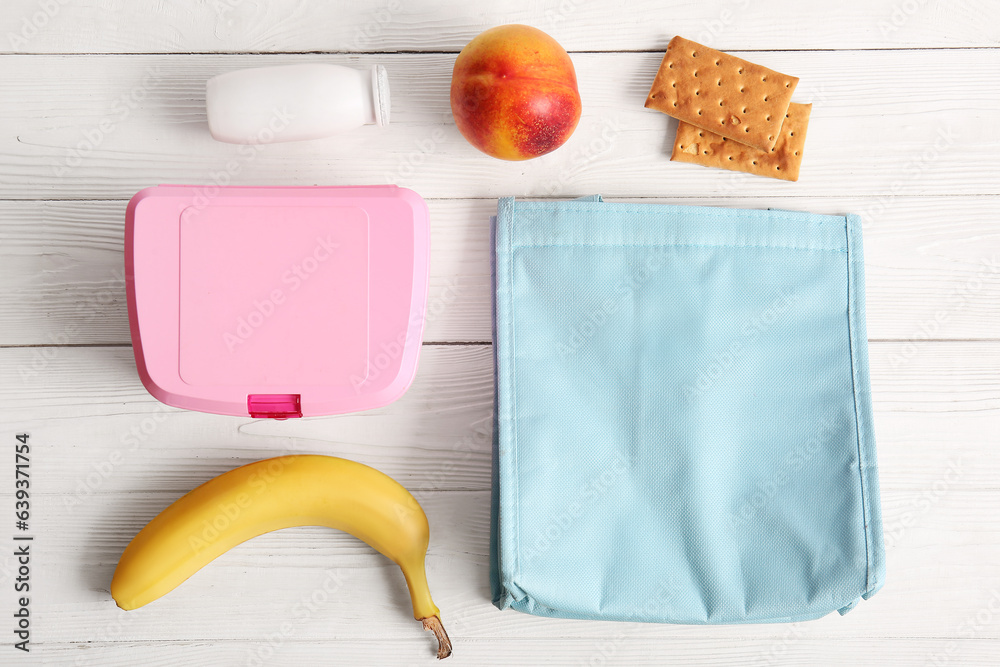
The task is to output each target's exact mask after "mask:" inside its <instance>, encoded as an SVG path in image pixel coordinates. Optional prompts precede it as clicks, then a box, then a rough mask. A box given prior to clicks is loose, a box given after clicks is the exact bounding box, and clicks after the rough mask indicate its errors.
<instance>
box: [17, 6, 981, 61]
mask: <svg viewBox="0 0 1000 667" xmlns="http://www.w3.org/2000/svg"><path fill="white" fill-rule="evenodd" d="M504 23H528V24H531V25H534V26H536V27H538V28H541V29H542V30H545V31H547V32H549V33H551V34H552V35H553V36H554V37H556V38H557V39H558V40H560V42H561V43H562V44H563V46H565V47H566V48H567V49H570V50H577V51H579V50H586V51H618V50H637V49H653V50H656V49H660V50H662V49H664V48H666V43H667V41H668V40H669V38H670V37H672V36H673V34H674V32H676V33H677V34H681V35H684V36H686V37H688V38H690V39H695V40H698V41H701V42H704V43H708V44H709V45H711V46H714V47H716V48H720V49H847V48H875V49H882V48H887V47H921V48H926V47H955V46H987V47H989V46H996V45H997V43H998V41H1000V31H998V28H997V26H998V25H1000V14H998V13H997V7H996V5H995V3H991V2H990V1H989V0H966V1H965V2H962V3H960V4H955V5H950V6H944V5H939V4H937V3H928V2H912V3H906V2H899V0H867V1H865V0H850V1H845V2H842V3H840V4H839V5H838V6H837V11H835V12H831V11H829V8H828V7H827V6H825V5H822V4H811V3H796V2H792V1H791V0H778V1H776V2H768V3H757V2H751V1H750V0H705V1H704V2H699V3H696V4H678V3H662V2H655V1H653V0H642V1H639V2H631V3H629V4H628V6H627V7H625V8H623V7H619V6H616V5H614V4H613V3H593V2H583V0H544V1H542V2H538V1H532V0H511V1H510V2H505V3H504V5H503V7H502V8H501V7H499V6H498V7H489V6H474V5H471V4H469V3H467V2H462V1H461V0H438V1H437V2H434V1H432V0H420V1H417V2H403V0H380V1H379V2H377V3H353V4H352V3H325V2H324V3H310V4H308V5H303V4H302V3H300V2H297V1H296V0H280V1H278V0H274V1H272V2H268V3H255V2H243V1H242V0H212V1H211V2H198V3H195V2H171V3H158V4H152V5H150V4H146V3H133V2H127V1H125V0H83V1H76V2H72V3H68V2H66V0H7V4H6V6H5V11H4V13H3V15H2V16H0V36H3V37H4V39H3V40H2V41H0V49H2V50H3V51H12V52H16V53H45V52H48V53H81V52H82V53H124V52H174V51H182V52H183V51H198V52H215V51H354V52H356V51H437V50H445V51H456V52H457V51H458V50H460V49H461V48H462V47H463V46H464V45H465V44H466V43H467V42H468V41H469V40H470V39H471V38H472V37H473V36H475V35H476V34H478V33H479V32H480V31H482V30H485V29H486V28H489V27H492V26H494V25H500V24H504ZM800 26H809V29H807V30H806V29H801V28H800Z"/></svg>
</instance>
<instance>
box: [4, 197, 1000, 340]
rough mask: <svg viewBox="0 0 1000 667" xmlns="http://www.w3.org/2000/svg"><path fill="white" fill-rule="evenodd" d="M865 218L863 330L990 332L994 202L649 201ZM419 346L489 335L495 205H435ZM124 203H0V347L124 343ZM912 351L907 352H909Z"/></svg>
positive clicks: (996, 307)
mask: <svg viewBox="0 0 1000 667" xmlns="http://www.w3.org/2000/svg"><path fill="white" fill-rule="evenodd" d="M637 201H645V202H656V203H673V204H694V205H718V204H720V203H722V204H725V205H727V206H736V207H748V208H768V207H770V208H793V209H802V210H809V211H813V212H817V213H834V214H835V213H845V212H857V213H860V214H862V215H864V216H865V258H866V264H867V267H866V272H867V276H866V281H867V300H868V334H869V337H870V338H872V339H875V340H885V339H891V340H899V341H903V342H902V343H900V345H901V346H903V345H906V344H907V343H908V342H910V341H915V342H916V344H920V343H921V342H922V341H923V339H926V338H932V339H961V340H965V339H991V338H996V337H997V336H998V331H997V328H996V326H995V325H994V322H996V321H998V320H1000V235H998V234H997V233H996V211H995V208H996V205H997V199H996V198H995V197H898V198H895V199H894V200H893V201H891V202H889V203H888V204H884V203H883V202H882V201H880V199H879V198H876V197H868V198H865V197H834V198H779V197H774V198H771V197H768V198H742V197H731V198H724V199H720V198H656V199H645V200H637ZM429 205H430V209H431V223H432V228H431V290H430V296H429V300H428V307H429V311H428V312H429V313H430V315H429V321H428V324H427V328H426V331H425V340H426V341H428V342H469V341H488V340H489V339H490V335H491V334H490V326H491V325H490V322H491V316H490V308H491V305H490V277H489V271H490V268H489V267H490V259H489V252H490V250H489V223H488V219H489V216H490V215H491V214H493V213H495V211H496V201H495V200H492V199H482V200H431V201H430V202H429ZM124 211H125V202H121V201H118V202H96V201H95V202H91V201H87V202H9V201H8V202H0V284H3V285H4V286H5V289H4V290H3V291H2V292H0V345H66V344H73V345H81V344H95V343H96V344H128V343H129V330H128V315H127V309H126V304H125V291H124V277H123V273H122V266H123V261H124V260H123V257H122V235H123V226H124ZM907 349H910V348H909V347H907Z"/></svg>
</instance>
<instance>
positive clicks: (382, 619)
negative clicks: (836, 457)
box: [0, 488, 1000, 664]
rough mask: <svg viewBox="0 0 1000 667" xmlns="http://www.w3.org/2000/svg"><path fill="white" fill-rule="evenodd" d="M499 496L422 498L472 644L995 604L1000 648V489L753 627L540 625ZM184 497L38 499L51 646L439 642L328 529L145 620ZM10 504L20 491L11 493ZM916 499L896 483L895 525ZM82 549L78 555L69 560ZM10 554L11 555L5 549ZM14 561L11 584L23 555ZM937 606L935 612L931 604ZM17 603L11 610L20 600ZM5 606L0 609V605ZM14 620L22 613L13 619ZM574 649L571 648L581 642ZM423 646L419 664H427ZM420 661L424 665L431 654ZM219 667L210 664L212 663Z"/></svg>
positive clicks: (946, 622) (370, 561) (399, 594)
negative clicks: (867, 579) (873, 579)
mask: <svg viewBox="0 0 1000 667" xmlns="http://www.w3.org/2000/svg"><path fill="white" fill-rule="evenodd" d="M489 495H490V494H489V492H488V491H449V492H440V491H439V492H430V493H427V494H425V495H424V496H423V497H422V498H421V504H422V505H423V507H424V509H425V511H426V513H427V516H428V520H429V522H430V525H431V544H430V548H429V551H428V556H427V577H428V582H429V585H430V587H431V590H432V592H433V594H434V599H435V602H436V603H437V605H438V606H439V607H440V608H441V610H442V619H443V620H444V621H445V623H446V624H447V627H448V630H449V634H451V636H452V638H453V639H454V640H455V641H456V646H461V645H462V644H464V643H465V642H464V641H463V640H471V641H474V640H480V639H508V640H517V639H524V638H537V639H546V638H563V639H567V640H568V639H574V640H576V642H577V643H579V642H581V641H586V640H591V639H593V638H601V637H615V636H616V635H618V634H620V633H624V634H626V635H627V636H628V637H630V638H636V639H642V638H649V639H652V638H659V639H661V640H671V641H672V640H675V639H704V638H719V639H729V640H744V639H748V640H754V639H756V640H767V639H771V640H774V639H781V638H783V637H786V636H787V635H788V633H789V631H790V629H791V630H792V631H793V632H794V633H795V634H796V638H798V639H829V638H844V639H850V638H855V639H857V638H860V637H865V638H883V637H884V638H899V637H934V638H953V639H961V638H969V637H970V636H969V633H968V632H967V631H966V628H965V623H966V619H967V618H968V617H970V616H971V617H972V618H973V619H975V617H976V615H977V614H978V613H979V611H980V610H981V609H988V608H989V606H990V605H991V604H992V606H993V607H994V611H993V612H992V613H993V615H994V616H993V621H994V622H987V621H988V619H986V620H980V621H979V622H978V625H977V627H978V630H976V631H975V632H974V633H973V635H972V637H974V638H980V639H987V638H989V639H1000V623H996V622H995V621H996V620H998V619H997V618H996V616H995V615H996V614H998V613H1000V558H998V556H1000V517H997V516H996V515H995V514H993V515H991V516H989V517H987V516H986V515H985V514H982V513H977V512H976V508H978V507H983V506H994V507H995V506H996V504H997V503H998V502H1000V492H998V491H997V490H968V489H959V488H954V489H951V490H950V492H949V493H948V494H947V495H945V496H944V497H943V498H942V499H940V500H939V501H938V502H937V503H936V504H935V505H934V507H933V508H932V509H931V510H929V511H927V512H925V513H924V514H922V515H920V516H919V518H918V519H916V520H915V521H914V522H913V523H912V524H911V525H910V526H909V527H908V528H907V531H906V532H905V534H903V535H902V536H901V538H900V539H899V540H898V541H897V542H896V543H895V544H890V546H889V548H888V550H887V570H888V572H890V573H891V574H890V578H889V579H888V581H887V583H886V586H885V588H884V589H883V590H882V591H880V592H879V594H878V595H876V596H874V597H873V598H872V599H870V600H867V601H864V602H862V603H860V604H859V606H858V607H857V608H856V609H855V610H853V611H852V612H851V613H849V614H847V615H846V616H843V617H841V616H839V615H838V614H836V613H833V614H831V615H828V616H826V617H824V618H822V619H819V620H817V621H812V622H805V623H797V624H794V625H793V626H789V625H786V624H765V625H753V626H738V625H736V626H675V625H658V624H628V623H615V622H610V621H601V622H597V621H586V622H585V621H572V620H566V619H552V618H540V617H537V616H531V615H527V614H523V613H519V612H516V611H512V610H507V611H500V610H498V609H496V608H495V607H494V606H493V605H492V604H491V603H490V593H489V583H488V581H489V580H488V568H489V512H490V509H489ZM175 498H176V496H174V495H173V494H171V493H167V492H161V491H158V492H146V491H142V490H136V491H135V492H133V493H130V494H127V495H102V496H95V497H94V498H92V499H90V500H89V501H88V502H86V503H85V504H83V505H81V506H78V507H75V508H72V509H71V510H63V509H62V508H59V509H58V510H57V509H56V508H50V507H47V506H46V505H47V503H56V502H58V499H57V498H55V497H48V496H46V497H43V498H41V499H39V501H38V504H39V505H40V509H41V511H39V512H38V519H37V520H36V523H37V525H36V527H35V530H36V532H37V534H39V535H44V536H45V539H44V540H42V541H39V542H36V543H35V544H34V545H33V547H34V548H35V549H36V551H35V554H34V558H33V564H34V570H35V572H36V573H37V576H36V579H35V582H36V585H35V586H34V587H33V589H32V592H33V594H34V595H33V601H34V607H33V612H34V613H35V614H36V615H37V617H38V618H39V619H45V620H44V621H39V622H38V623H37V628H36V631H35V634H36V641H38V642H39V643H41V644H46V643H51V642H60V643H65V642H88V641H96V642H107V641H212V640H215V639H223V640H234V639H235V640H258V639H260V638H264V637H269V636H273V635H274V634H275V633H279V634H280V633H282V630H281V628H282V626H283V625H285V624H287V626H288V628H289V629H288V631H286V632H285V633H284V634H285V635H287V636H288V638H294V639H295V640H296V641H305V640H314V639H321V640H342V639H348V638H349V639H355V640H379V639H405V640H407V642H414V643H416V642H419V641H420V640H421V639H423V641H424V642H426V643H427V644H426V645H427V646H428V647H429V646H430V644H431V638H430V637H429V636H424V635H423V632H422V630H421V628H420V624H419V623H417V622H415V621H414V620H413V617H412V608H411V607H410V604H409V599H408V596H407V593H406V587H405V583H404V580H403V577H402V574H401V573H400V571H399V570H398V568H397V567H396V566H395V565H394V564H393V563H392V562H390V561H389V560H388V559H387V558H385V557H384V556H382V555H380V554H378V553H376V552H374V551H373V550H372V549H370V548H369V547H367V546H366V545H365V544H363V543H362V542H359V541H358V540H357V539H355V538H353V537H351V536H349V535H347V534H346V533H340V532H337V531H333V530H330V529H326V528H319V527H315V528H314V527H303V528H294V529H286V530H284V531H278V532H275V533H270V534H267V535H262V536H260V537H256V538H254V539H252V540H250V541H248V542H245V543H244V544H242V545H240V546H238V547H236V548H234V549H232V550H231V551H229V552H227V553H226V554H224V555H222V556H220V557H219V558H218V559H216V560H215V561H213V562H212V563H211V564H210V565H208V566H206V567H205V568H203V569H202V570H200V571H199V572H197V573H196V574H195V575H193V576H192V577H191V578H190V579H189V580H187V581H186V582H185V583H183V584H182V585H181V586H179V587H178V588H176V589H175V590H174V591H172V592H171V593H169V594H167V595H165V596H164V597H162V598H160V599H158V600H156V601H155V602H153V603H150V604H149V605H148V606H146V607H143V608H141V609H139V610H135V611H132V612H123V611H121V610H120V609H118V608H117V607H116V606H115V604H114V602H113V601H112V600H111V598H110V593H109V585H110V581H111V578H112V575H113V573H114V569H115V565H116V563H117V560H118V558H119V556H120V555H121V552H122V551H123V550H124V548H125V546H126V545H127V544H128V542H129V541H130V540H131V538H132V536H133V535H134V534H135V533H136V532H138V530H139V529H140V528H141V527H142V526H143V525H144V523H145V522H146V521H148V520H149V519H151V518H152V517H153V516H155V515H156V514H157V513H158V512H159V511H160V510H161V509H162V508H163V507H165V506H166V505H167V504H169V503H170V502H172V501H173V500H174V499H175ZM0 500H2V501H4V502H9V496H6V497H0ZM906 502H907V499H906V498H905V497H904V496H902V495H901V494H900V493H899V492H898V491H893V490H889V491H888V492H887V493H886V494H885V496H884V497H883V503H884V505H885V508H886V510H887V513H888V515H889V516H892V515H893V514H894V513H897V512H899V511H900V510H901V509H902V508H903V507H904V506H905V504H906ZM68 553H71V554H73V558H72V561H69V560H67V557H66V555H67V554H68ZM4 557H6V555H5V556H4ZM4 557H0V581H2V578H3V576H4V575H3V573H4V572H6V579H7V581H5V582H3V583H5V584H6V585H5V586H4V587H5V588H7V587H9V584H10V577H11V575H12V574H13V569H12V567H11V565H12V564H13V563H12V559H11V560H8V561H7V563H6V564H5V563H4V561H3V558H4ZM928 600H933V601H934V609H933V613H928V610H927V601H928ZM11 602H12V601H11V600H10V596H4V599H3V600H2V602H0V604H2V605H3V606H5V607H7V606H9V605H11ZM5 611H6V609H4V608H0V612H5ZM7 617H8V618H10V616H9V615H8V616H7ZM567 643H571V642H567ZM420 657H421V655H420V654H419V653H418V654H417V655H415V656H414V658H415V659H418V658H420ZM417 661H419V660H417ZM203 664H204V663H203Z"/></svg>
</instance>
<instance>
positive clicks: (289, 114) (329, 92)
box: [205, 63, 389, 144]
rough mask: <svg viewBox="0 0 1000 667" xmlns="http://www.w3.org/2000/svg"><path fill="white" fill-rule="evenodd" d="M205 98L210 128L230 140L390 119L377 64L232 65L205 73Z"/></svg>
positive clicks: (253, 140)
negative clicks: (360, 66) (354, 66)
mask: <svg viewBox="0 0 1000 667" xmlns="http://www.w3.org/2000/svg"><path fill="white" fill-rule="evenodd" d="M205 100H206V106H207V107H208V129H209V131H211V133H212V136H213V137H215V139H217V140H218V141H225V142H227V143H231V144H267V143H275V142H281V141H302V140H304V139H319V138H322V137H328V136H330V135H333V134H337V133H339V132H346V131H348V130H353V129H356V128H359V127H361V126H362V125H372V124H377V125H379V126H384V125H388V124H389V78H388V76H387V75H386V72H385V68H384V67H383V66H382V65H373V66H372V67H370V68H368V69H364V70H357V69H352V68H350V67H343V66H341V65H329V64H320V63H315V64H311V63H307V64H302V65H284V66H279V67H260V68H255V69H243V70H237V71H235V72H227V73H225V74H220V75H219V76H216V77H214V78H212V79H209V81H208V85H207V90H206V97H205Z"/></svg>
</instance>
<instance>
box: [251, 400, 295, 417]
mask: <svg viewBox="0 0 1000 667" xmlns="http://www.w3.org/2000/svg"><path fill="white" fill-rule="evenodd" d="M247 410H248V411H249V412H250V416H251V417H264V418H267V419H288V418H289V417H301V416H302V402H301V394H250V395H249V396H247Z"/></svg>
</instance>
